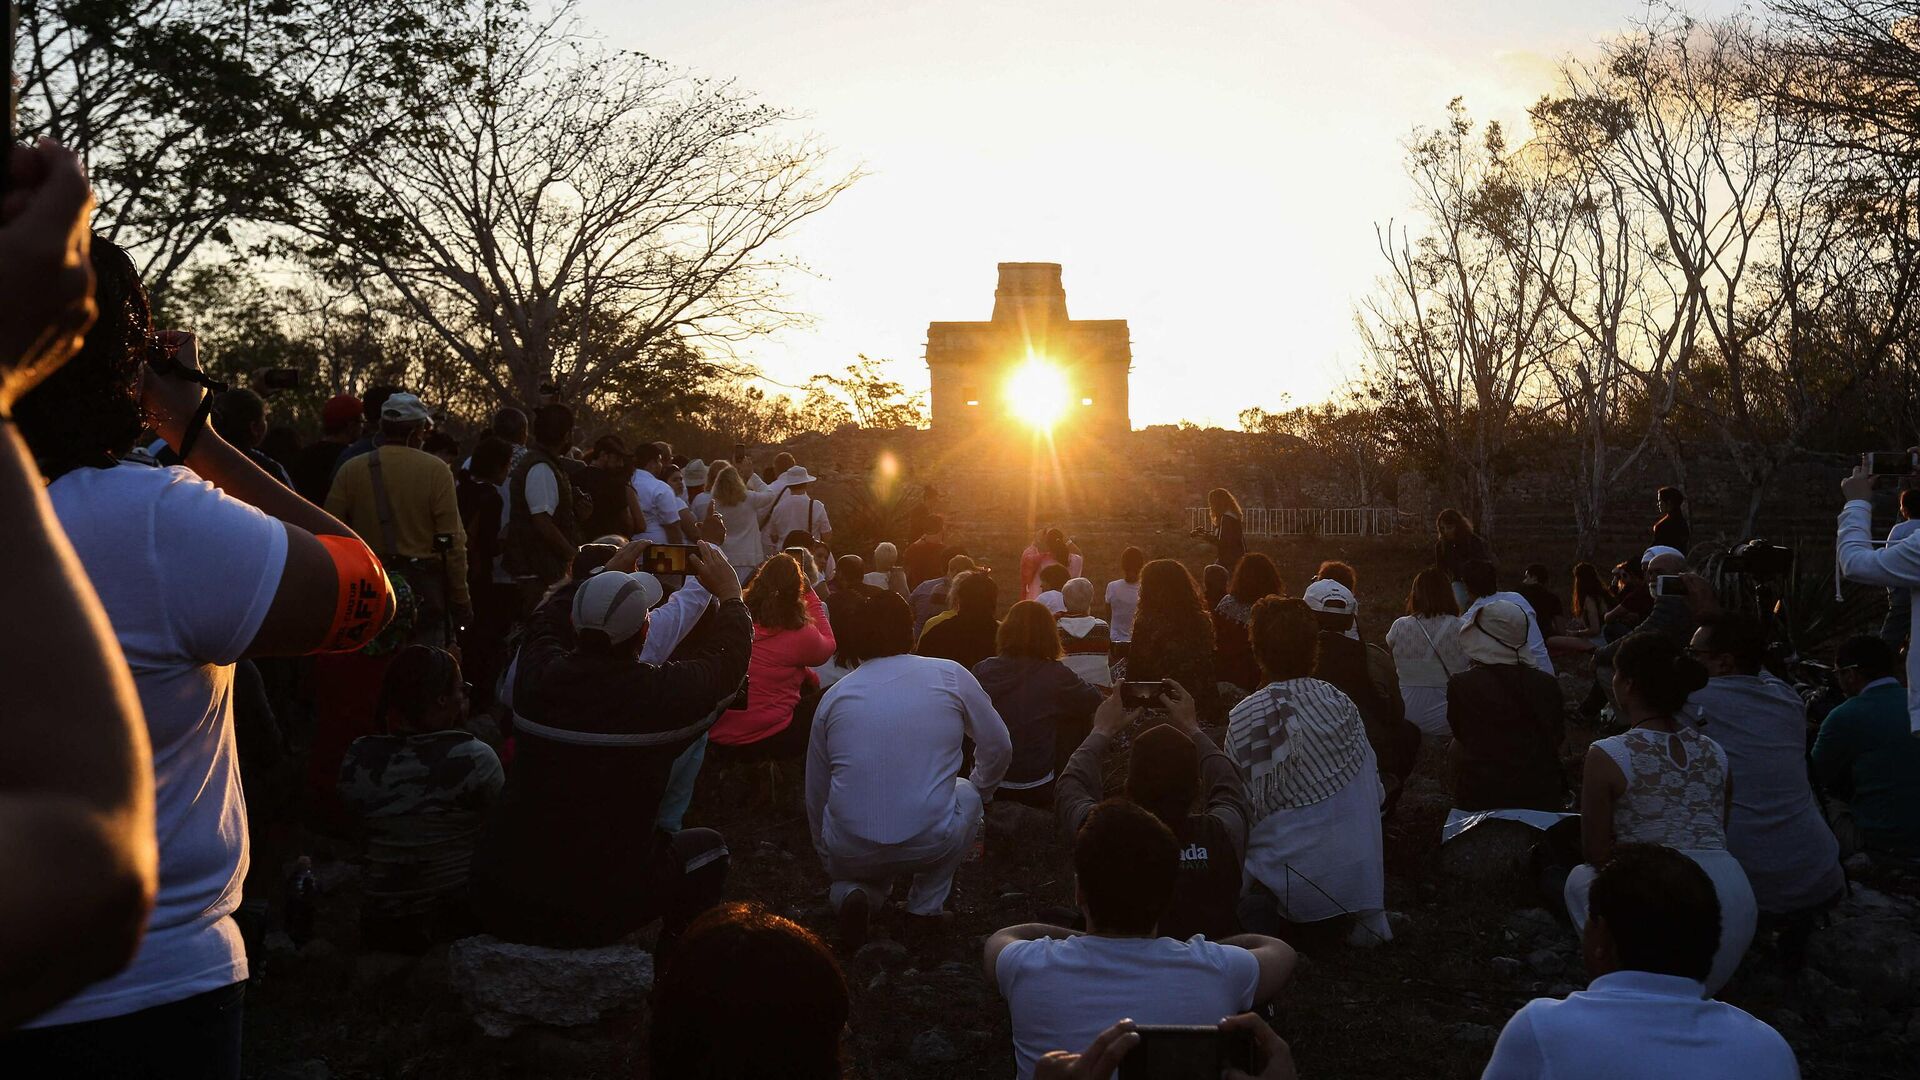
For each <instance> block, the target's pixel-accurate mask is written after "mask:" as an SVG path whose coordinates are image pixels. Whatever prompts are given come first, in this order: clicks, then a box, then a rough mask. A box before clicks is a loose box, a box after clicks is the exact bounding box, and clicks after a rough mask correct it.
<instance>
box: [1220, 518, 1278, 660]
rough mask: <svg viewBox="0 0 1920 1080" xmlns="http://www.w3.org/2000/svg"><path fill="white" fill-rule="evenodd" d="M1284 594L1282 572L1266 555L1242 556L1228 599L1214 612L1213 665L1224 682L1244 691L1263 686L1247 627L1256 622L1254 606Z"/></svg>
mask: <svg viewBox="0 0 1920 1080" xmlns="http://www.w3.org/2000/svg"><path fill="white" fill-rule="evenodd" d="M1285 591H1286V589H1285V587H1284V586H1282V585H1281V584H1280V571H1279V570H1278V569H1276V568H1275V567H1274V565H1273V560H1272V559H1271V558H1268V557H1267V555H1266V554H1265V553H1263V552H1259V551H1250V552H1248V553H1247V554H1245V555H1242V556H1240V565H1239V566H1237V567H1235V568H1234V571H1233V580H1232V581H1230V582H1228V583H1227V595H1225V596H1223V597H1221V598H1220V602H1219V603H1218V604H1215V605H1214V608H1213V664H1214V672H1215V673H1216V674H1217V675H1219V677H1220V678H1221V679H1222V680H1224V681H1226V682H1230V683H1232V684H1233V685H1235V686H1237V687H1239V688H1240V689H1242V690H1251V689H1253V688H1254V687H1256V686H1259V685H1260V665H1259V664H1257V663H1255V662H1254V659H1253V644H1252V643H1251V641H1250V640H1249V639H1248V637H1247V624H1248V623H1250V622H1252V621H1253V605H1255V604H1257V603H1259V602H1260V601H1261V599H1263V598H1264V597H1268V596H1277V595H1280V594H1281V593H1283V592H1285Z"/></svg>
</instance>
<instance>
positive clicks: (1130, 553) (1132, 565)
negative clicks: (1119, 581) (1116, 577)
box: [1120, 547, 1147, 585]
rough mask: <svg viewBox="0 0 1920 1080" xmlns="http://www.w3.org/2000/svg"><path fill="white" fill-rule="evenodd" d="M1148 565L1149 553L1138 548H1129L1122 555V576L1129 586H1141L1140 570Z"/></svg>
mask: <svg viewBox="0 0 1920 1080" xmlns="http://www.w3.org/2000/svg"><path fill="white" fill-rule="evenodd" d="M1145 565H1147V553H1146V552H1144V551H1141V550H1140V549H1139V548H1137V547H1129V548H1128V549H1127V550H1125V551H1123V552H1121V553H1120V576H1121V577H1123V578H1125V579H1126V581H1127V584H1129V585H1138V584H1140V568H1141V567H1143V566H1145Z"/></svg>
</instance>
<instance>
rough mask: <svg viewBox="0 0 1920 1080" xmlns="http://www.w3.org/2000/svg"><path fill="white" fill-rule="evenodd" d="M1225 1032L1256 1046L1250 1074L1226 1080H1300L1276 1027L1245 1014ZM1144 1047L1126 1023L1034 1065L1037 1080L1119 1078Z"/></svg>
mask: <svg viewBox="0 0 1920 1080" xmlns="http://www.w3.org/2000/svg"><path fill="white" fill-rule="evenodd" d="M1220 1030H1222V1031H1244V1032H1246V1033H1247V1038H1248V1039H1249V1040H1250V1041H1251V1042H1252V1043H1253V1067H1254V1068H1255V1069H1257V1070H1259V1071H1258V1072H1254V1073H1246V1072H1241V1071H1240V1070H1239V1069H1236V1068H1233V1067H1232V1066H1228V1068H1227V1070H1226V1072H1224V1073H1222V1074H1221V1075H1222V1076H1223V1077H1224V1078H1225V1080H1299V1077H1300V1074H1299V1072H1298V1071H1297V1070H1295V1069H1294V1067H1293V1048H1292V1047H1290V1046H1288V1045H1287V1043H1286V1040H1285V1039H1282V1038H1281V1037H1280V1035H1279V1033H1278V1032H1276V1031H1274V1030H1273V1025H1272V1024H1269V1023H1267V1022H1266V1021H1265V1020H1264V1019H1262V1018H1261V1017H1260V1016H1258V1015H1256V1014H1254V1013H1241V1014H1240V1015H1238V1016H1229V1017H1227V1018H1226V1019H1224V1020H1222V1021H1220ZM1139 1045H1140V1032H1139V1030H1138V1025H1136V1024H1135V1023H1134V1022H1133V1021H1131V1020H1122V1021H1120V1022H1119V1023H1117V1024H1115V1025H1113V1026H1112V1027H1110V1028H1108V1029H1107V1030H1105V1031H1103V1032H1101V1033H1100V1035H1099V1037H1097V1038H1095V1039H1094V1040H1093V1042H1091V1043H1088V1044H1087V1048H1086V1049H1085V1050H1084V1051H1082V1052H1080V1053H1077V1054H1076V1053H1073V1052H1072V1051H1069V1050H1055V1051H1052V1052H1051V1053H1049V1054H1047V1055H1046V1056H1045V1057H1043V1058H1041V1059H1040V1060H1039V1061H1037V1062H1035V1063H1034V1066H1033V1075H1034V1080H1105V1078H1106V1077H1110V1076H1114V1075H1117V1073H1116V1070H1118V1069H1119V1068H1120V1063H1121V1062H1123V1061H1125V1060H1126V1059H1127V1055H1128V1054H1131V1053H1133V1048H1134V1047H1136V1046H1139Z"/></svg>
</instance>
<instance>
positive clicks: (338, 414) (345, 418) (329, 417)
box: [320, 394, 366, 431]
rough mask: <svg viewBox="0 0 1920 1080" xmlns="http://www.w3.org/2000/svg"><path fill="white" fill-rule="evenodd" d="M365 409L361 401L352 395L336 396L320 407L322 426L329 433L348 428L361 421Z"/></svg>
mask: <svg viewBox="0 0 1920 1080" xmlns="http://www.w3.org/2000/svg"><path fill="white" fill-rule="evenodd" d="M365 408H366V406H364V405H362V404H361V403H360V399H359V398H357V397H354V396H353V395H352V394H335V395H333V396H332V397H330V398H328V399H327V403H326V404H325V405H322V406H320V426H321V427H323V428H326V429H327V430H328V431H334V430H337V429H339V428H343V427H346V426H347V425H348V424H351V423H353V422H354V421H355V420H358V419H360V416H361V412H362V410H364V409H365Z"/></svg>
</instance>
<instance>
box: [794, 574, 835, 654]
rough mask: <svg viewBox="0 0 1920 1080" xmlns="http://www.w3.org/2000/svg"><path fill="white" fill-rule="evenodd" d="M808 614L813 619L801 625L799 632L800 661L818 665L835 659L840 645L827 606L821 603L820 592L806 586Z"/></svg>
mask: <svg viewBox="0 0 1920 1080" xmlns="http://www.w3.org/2000/svg"><path fill="white" fill-rule="evenodd" d="M806 602H807V614H808V615H809V616H810V617H811V619H812V621H811V622H809V623H808V624H807V625H806V626H804V627H801V628H800V630H799V631H798V633H799V634H800V638H799V647H800V662H801V663H803V664H805V665H807V666H808V667H817V666H819V665H821V664H824V663H826V662H827V661H829V660H831V659H833V651H834V650H835V649H836V648H838V647H839V645H838V643H837V642H835V641H834V638H833V622H832V620H830V619H828V618H827V609H826V606H825V605H823V604H821V603H820V594H818V593H816V592H814V591H813V587H812V586H811V585H809V586H807V587H806Z"/></svg>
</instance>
